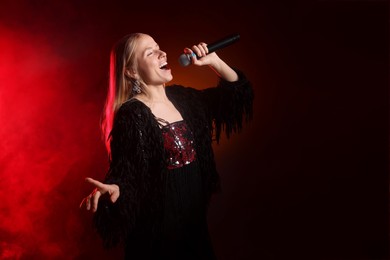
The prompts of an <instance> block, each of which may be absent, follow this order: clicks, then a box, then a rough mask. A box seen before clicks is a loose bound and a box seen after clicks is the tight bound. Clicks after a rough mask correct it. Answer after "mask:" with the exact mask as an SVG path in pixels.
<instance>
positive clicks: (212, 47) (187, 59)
mask: <svg viewBox="0 0 390 260" xmlns="http://www.w3.org/2000/svg"><path fill="white" fill-rule="evenodd" d="M239 39H240V35H239V34H232V35H229V36H226V37H224V38H223V39H221V40H219V41H216V42H213V43H211V44H207V48H208V50H209V53H212V52H215V51H216V50H219V49H222V48H225V47H227V46H229V45H231V44H233V43H235V42H236V41H238V40H239ZM193 54H194V55H195V56H196V58H197V59H199V57H198V55H196V53H195V52H194V53H193ZM191 59H192V56H191V54H187V53H183V54H182V55H180V57H179V63H180V65H181V66H183V67H185V66H188V65H190V64H191Z"/></svg>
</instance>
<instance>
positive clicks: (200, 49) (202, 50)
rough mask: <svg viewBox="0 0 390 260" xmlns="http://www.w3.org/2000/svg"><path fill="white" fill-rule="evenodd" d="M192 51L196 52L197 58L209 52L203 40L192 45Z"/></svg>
mask: <svg viewBox="0 0 390 260" xmlns="http://www.w3.org/2000/svg"><path fill="white" fill-rule="evenodd" d="M192 51H194V52H195V53H196V55H197V56H198V58H201V57H204V56H206V55H207V53H209V50H208V48H207V44H206V43H204V42H201V43H199V44H198V45H194V46H192Z"/></svg>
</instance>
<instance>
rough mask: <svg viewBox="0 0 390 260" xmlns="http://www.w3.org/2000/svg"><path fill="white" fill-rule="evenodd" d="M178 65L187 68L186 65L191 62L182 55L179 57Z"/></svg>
mask: <svg viewBox="0 0 390 260" xmlns="http://www.w3.org/2000/svg"><path fill="white" fill-rule="evenodd" d="M179 63H180V65H181V66H183V67H185V66H188V65H190V64H191V60H190V58H189V57H188V55H187V54H185V53H183V54H182V55H180V57H179Z"/></svg>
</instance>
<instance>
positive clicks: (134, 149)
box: [94, 70, 254, 247]
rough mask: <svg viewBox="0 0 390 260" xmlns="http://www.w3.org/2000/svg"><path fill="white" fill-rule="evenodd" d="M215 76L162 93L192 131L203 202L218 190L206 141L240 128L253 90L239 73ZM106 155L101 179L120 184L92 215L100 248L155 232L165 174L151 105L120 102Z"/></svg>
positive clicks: (249, 110)
mask: <svg viewBox="0 0 390 260" xmlns="http://www.w3.org/2000/svg"><path fill="white" fill-rule="evenodd" d="M236 72H237V73H238V75H239V80H238V81H236V82H228V81H225V80H222V79H221V80H220V81H219V84H218V86H216V87H212V88H207V89H204V90H197V89H194V88H190V87H183V86H179V85H172V86H167V87H166V94H167V96H168V98H169V99H170V101H171V102H172V103H173V104H174V106H175V107H176V108H177V110H178V111H179V112H180V113H181V115H182V117H183V119H184V120H185V121H186V123H187V124H188V126H189V128H190V129H191V130H192V132H193V134H194V139H195V140H194V143H195V149H196V154H197V161H198V163H199V165H200V169H201V174H202V182H203V189H204V197H205V206H206V207H207V205H208V202H209V199H210V196H211V194H212V193H213V192H215V191H217V190H218V189H219V177H218V174H217V171H216V165H215V161H214V155H213V150H212V141H213V140H215V141H217V142H218V141H219V138H220V135H221V132H225V133H226V135H227V137H229V135H230V134H231V133H233V132H238V131H240V129H241V127H242V124H243V122H244V121H247V120H249V119H250V118H251V117H252V103H253V96H254V95H253V89H252V86H251V84H250V82H249V81H248V80H247V78H246V77H245V75H244V74H243V73H242V72H240V71H239V70H236ZM110 144H111V159H110V167H109V171H108V173H107V175H106V178H105V183H115V184H117V185H118V186H119V188H120V196H119V199H118V200H117V201H116V202H115V203H110V202H109V201H108V200H105V199H101V200H100V201H99V206H98V210H97V212H96V213H95V215H94V224H95V227H96V229H97V231H98V233H99V234H100V236H101V237H102V239H103V242H104V245H105V247H111V246H113V245H116V244H117V243H118V242H119V241H126V239H128V238H129V236H131V235H132V233H137V232H139V233H145V232H147V233H150V234H158V232H159V228H160V226H161V220H162V213H163V211H162V210H163V205H164V180H165V178H164V177H165V175H166V174H167V165H166V160H165V158H166V157H165V151H164V145H163V137H162V134H161V130H160V128H159V125H158V123H157V121H156V119H155V117H154V116H153V114H152V112H151V110H150V109H149V108H148V107H147V106H145V105H144V104H143V103H142V102H140V101H137V100H131V101H127V102H125V103H124V104H123V105H122V106H121V107H120V109H119V110H118V112H117V114H116V115H115V120H114V125H113V128H112V132H111V141H110Z"/></svg>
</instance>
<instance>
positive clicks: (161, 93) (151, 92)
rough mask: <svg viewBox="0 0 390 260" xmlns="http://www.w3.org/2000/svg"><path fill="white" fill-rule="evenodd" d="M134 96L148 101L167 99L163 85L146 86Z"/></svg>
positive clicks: (163, 100)
mask: <svg viewBox="0 0 390 260" xmlns="http://www.w3.org/2000/svg"><path fill="white" fill-rule="evenodd" d="M136 98H139V99H141V100H143V101H145V102H148V103H156V102H166V101H168V97H167V95H166V93H165V87H164V86H163V85H160V86H153V87H146V88H144V90H143V92H142V93H140V94H138V95H136Z"/></svg>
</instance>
